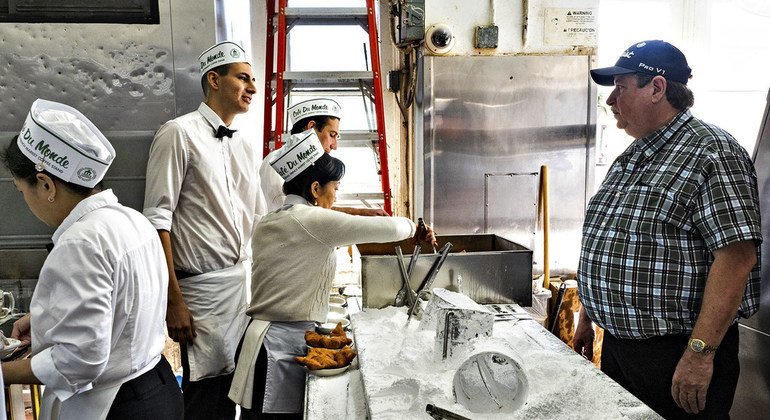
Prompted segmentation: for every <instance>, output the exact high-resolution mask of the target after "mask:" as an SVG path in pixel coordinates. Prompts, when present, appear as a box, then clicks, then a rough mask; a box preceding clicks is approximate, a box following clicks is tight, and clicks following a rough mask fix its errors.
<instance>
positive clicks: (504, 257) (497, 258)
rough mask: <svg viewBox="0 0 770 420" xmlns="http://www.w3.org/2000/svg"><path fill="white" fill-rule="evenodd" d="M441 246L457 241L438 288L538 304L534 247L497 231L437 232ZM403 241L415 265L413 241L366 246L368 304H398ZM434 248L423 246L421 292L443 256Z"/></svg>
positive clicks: (418, 272)
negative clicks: (535, 299)
mask: <svg viewBox="0 0 770 420" xmlns="http://www.w3.org/2000/svg"><path fill="white" fill-rule="evenodd" d="M437 240H438V244H439V246H438V247H437V248H440V247H441V246H443V245H444V244H445V243H446V242H451V243H452V245H453V248H452V252H450V253H449V255H448V256H447V258H446V261H445V262H444V265H443V267H442V268H441V271H440V272H439V273H438V275H437V277H436V279H435V280H434V282H433V287H434V288H437V287H443V288H446V289H449V290H453V291H460V290H461V291H462V292H463V293H464V294H466V295H468V296H469V297H470V298H472V299H473V300H475V301H476V302H478V303H482V304H485V303H518V304H519V305H521V306H531V305H532V250H530V249H528V248H525V247H523V246H521V245H519V244H517V243H514V242H511V241H509V240H508V239H505V238H502V237H500V236H497V235H491V234H481V235H476V234H470V235H446V236H437ZM396 245H400V246H401V249H402V250H403V253H404V263H405V264H408V263H409V258H410V257H411V253H412V250H413V249H414V243H413V242H412V241H411V240H409V239H408V240H405V241H402V242H389V243H384V244H360V245H358V250H359V252H360V253H361V284H362V287H363V305H364V307H365V308H384V307H386V306H389V305H393V300H394V298H395V296H396V293H397V292H398V290H399V289H400V288H401V285H402V281H401V274H400V272H399V266H398V261H397V259H396V258H398V257H396V253H395V247H396ZM432 251H433V250H432V249H430V247H428V246H423V247H422V253H421V254H420V257H419V259H418V260H417V264H416V266H415V268H414V272H413V273H412V276H411V278H410V286H411V287H412V290H415V289H416V288H418V287H419V286H420V284H421V283H422V281H423V279H425V276H426V275H427V274H428V271H429V270H430V267H431V266H432V265H433V262H434V261H435V260H436V259H437V258H438V257H439V254H437V253H436V254H434V253H433V252H432Z"/></svg>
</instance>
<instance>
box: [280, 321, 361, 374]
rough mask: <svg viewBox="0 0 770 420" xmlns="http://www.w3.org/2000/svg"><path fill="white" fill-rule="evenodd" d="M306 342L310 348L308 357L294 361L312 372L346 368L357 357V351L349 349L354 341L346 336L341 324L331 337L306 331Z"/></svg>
mask: <svg viewBox="0 0 770 420" xmlns="http://www.w3.org/2000/svg"><path fill="white" fill-rule="evenodd" d="M305 342H306V343H307V345H308V346H310V349H309V350H308V352H307V356H305V357H295V358H294V360H296V361H297V362H298V363H301V364H303V365H305V366H307V368H308V369H310V370H318V369H334V368H341V367H345V366H347V365H349V364H350V362H352V361H353V359H355V357H356V351H355V350H353V349H351V348H350V347H348V345H349V344H351V343H352V342H353V340H351V339H350V338H348V336H347V334H345V329H344V328H342V324H341V323H337V327H336V328H334V329H333V330H332V331H331V334H330V335H329V336H327V335H324V334H318V333H317V332H315V331H305Z"/></svg>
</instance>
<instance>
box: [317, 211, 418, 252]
mask: <svg viewBox="0 0 770 420" xmlns="http://www.w3.org/2000/svg"><path fill="white" fill-rule="evenodd" d="M317 210H323V211H318V212H316V214H319V215H322V217H318V218H313V219H311V220H308V221H305V223H307V225H308V226H307V229H308V231H309V232H312V234H313V235H315V236H316V239H318V240H319V241H321V242H323V243H325V244H326V245H329V246H332V247H336V246H345V245H352V244H358V243H366V242H380V243H381V242H392V241H400V240H403V239H406V238H409V237H411V236H413V235H414V232H415V230H416V227H415V224H414V222H412V221H411V220H409V219H407V218H406V217H387V216H354V215H350V214H346V213H342V212H339V211H335V210H327V209H317Z"/></svg>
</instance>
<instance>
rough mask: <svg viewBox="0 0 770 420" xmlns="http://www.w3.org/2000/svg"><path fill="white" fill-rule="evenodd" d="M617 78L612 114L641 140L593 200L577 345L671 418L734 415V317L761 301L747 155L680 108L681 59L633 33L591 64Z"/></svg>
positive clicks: (685, 105) (684, 75)
mask: <svg viewBox="0 0 770 420" xmlns="http://www.w3.org/2000/svg"><path fill="white" fill-rule="evenodd" d="M591 77H592V78H593V80H594V81H595V82H596V83H598V84H600V85H605V86H612V85H614V86H615V89H614V90H613V91H612V94H611V95H610V96H609V97H608V99H607V104H608V105H610V107H611V109H612V112H613V114H614V116H615V118H616V120H617V126H618V128H621V129H623V130H625V131H626V133H628V134H629V135H631V136H633V137H634V138H635V139H636V140H635V141H634V142H633V143H632V144H631V146H629V147H628V149H627V150H626V151H625V152H623V153H622V154H621V155H620V156H619V157H618V158H617V159H616V160H615V162H614V163H613V164H612V167H611V168H610V170H609V172H608V173H607V177H606V178H605V180H604V182H603V183H602V185H601V187H600V189H599V191H598V192H597V193H596V195H595V196H594V197H593V198H592V199H591V200H590V202H589V204H588V209H587V212H586V220H585V223H584V225H583V244H582V249H581V254H580V267H579V269H578V282H579V293H580V299H581V302H582V303H583V309H582V310H581V313H580V323H579V325H578V328H577V331H576V333H575V340H574V343H575V344H574V346H575V350H576V351H578V352H579V353H581V354H583V355H585V356H586V357H588V358H590V357H592V354H593V347H592V346H593V329H592V326H591V321H593V322H596V323H597V324H598V325H599V326H601V327H602V328H604V329H605V330H606V331H605V335H604V344H603V347H602V370H603V371H604V372H605V373H607V374H608V375H609V376H610V377H612V378H613V379H614V380H615V381H617V382H618V383H620V384H621V385H623V386H624V387H625V388H626V389H628V390H629V391H630V392H632V393H633V394H635V395H636V396H637V397H639V399H641V400H642V401H643V402H645V403H646V404H648V405H649V406H650V407H651V408H653V409H654V410H656V411H657V412H658V413H659V414H661V415H663V416H664V417H666V418H687V417H690V416H691V415H695V414H697V415H699V416H703V417H708V418H727V417H729V412H730V407H731V406H732V401H733V396H734V395H735V388H736V385H737V382H738V374H739V371H740V367H739V363H738V327H737V322H736V321H737V320H738V319H739V318H741V317H744V318H747V317H749V316H751V315H752V314H753V313H754V312H756V311H757V309H758V306H759V248H758V245H759V243H760V242H761V240H762V237H761V231H760V218H759V199H758V193H757V180H756V173H755V171H754V166H753V164H752V162H751V159H750V157H749V156H748V154H747V153H746V151H745V150H744V149H743V148H742V147H741V146H740V145H738V143H737V142H736V141H735V139H734V138H733V137H732V136H731V135H730V134H729V133H727V132H726V131H724V130H722V129H720V128H718V127H715V126H713V125H710V124H707V123H705V122H703V121H701V120H699V119H697V118H695V117H693V116H692V114H691V113H690V111H689V108H690V107H691V106H692V104H693V94H692V92H691V91H690V90H689V88H687V86H686V84H687V81H688V80H689V78H690V77H691V71H690V67H689V66H688V65H687V60H686V58H685V56H684V54H682V52H681V51H679V50H678V49H677V48H676V47H674V46H673V45H671V44H669V43H666V42H663V41H645V42H640V43H637V44H634V45H633V46H631V47H630V48H629V49H628V50H626V51H625V52H624V53H623V55H621V57H620V58H619V59H618V61H617V63H616V65H615V66H613V67H608V68H603V69H595V70H592V71H591Z"/></svg>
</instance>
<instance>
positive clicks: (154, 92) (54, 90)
mask: <svg viewBox="0 0 770 420" xmlns="http://www.w3.org/2000/svg"><path fill="white" fill-rule="evenodd" d="M159 11H160V23H159V24H157V25H128V24H71V23H68V24H65V23H43V24H28V23H0V42H2V45H3V48H2V50H0V63H2V65H0V106H1V107H2V110H3V112H2V113H0V148H3V149H4V148H5V147H6V146H7V144H8V143H9V141H10V140H11V138H12V137H13V136H14V135H15V134H17V133H18V131H19V130H20V129H21V126H22V124H23V122H24V118H26V115H27V112H28V110H29V107H30V105H31V104H32V102H33V101H34V100H35V99H37V98H44V99H48V100H53V101H57V102H63V103H66V104H68V105H72V106H74V107H75V108H77V109H78V110H80V111H81V112H83V114H85V115H86V116H87V117H88V118H89V119H91V120H92V121H93V122H94V124H96V126H97V127H99V128H100V129H101V130H102V131H103V132H104V134H105V135H106V136H107V137H108V138H109V139H110V141H111V142H112V144H113V146H114V147H115V149H116V153H117V157H116V159H115V161H114V162H113V164H112V166H111V168H110V170H109V172H108V173H107V175H106V177H105V184H106V186H107V187H111V188H113V190H114V191H115V193H116V194H117V195H118V197H119V198H120V200H121V202H123V203H124V204H126V205H128V206H130V207H133V208H136V209H140V210H141V208H142V204H143V203H142V202H143V199H144V184H145V172H146V163H147V155H148V152H149V147H150V144H151V142H152V138H153V135H154V133H155V131H156V130H157V129H158V128H159V127H160V125H161V124H163V123H164V122H166V121H168V120H170V119H172V118H175V117H176V116H178V115H181V114H183V113H186V112H189V111H192V110H194V109H196V108H197V107H198V104H199V103H200V101H201V100H202V97H203V95H202V90H201V87H200V70H199V68H198V60H197V58H198V55H199V54H200V52H201V51H203V50H204V49H205V48H207V47H209V46H211V45H213V44H214V43H215V42H216V30H215V24H216V22H215V21H216V16H215V0H203V1H195V2H187V1H181V0H167V1H161V2H159ZM11 181H12V180H11V178H10V175H9V174H8V172H7V171H6V170H5V169H4V168H2V169H0V202H2V203H3V207H4V214H8V215H9V217H4V218H0V250H2V252H8V254H3V256H2V264H0V279H18V278H29V279H34V278H36V277H37V270H39V267H40V265H41V264H42V259H40V258H39V256H40V252H42V253H43V255H45V251H44V250H42V247H43V245H44V244H46V243H48V242H50V237H51V234H52V233H53V229H51V228H48V227H46V226H45V225H44V224H43V223H42V222H40V221H39V220H37V219H36V218H35V217H34V216H33V215H32V213H31V212H30V211H29V210H28V209H27V208H26V205H25V204H24V201H23V200H22V199H21V197H20V195H19V193H18V191H16V188H15V187H14V185H13V183H12V182H11ZM14 258H19V259H21V260H25V261H32V262H34V264H32V265H30V266H29V267H27V268H26V269H25V270H24V271H25V273H24V274H20V273H18V270H17V269H16V268H14V267H16V266H17V265H18V264H14V261H13V259H14ZM31 267H34V268H31ZM19 276H22V277H19Z"/></svg>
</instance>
